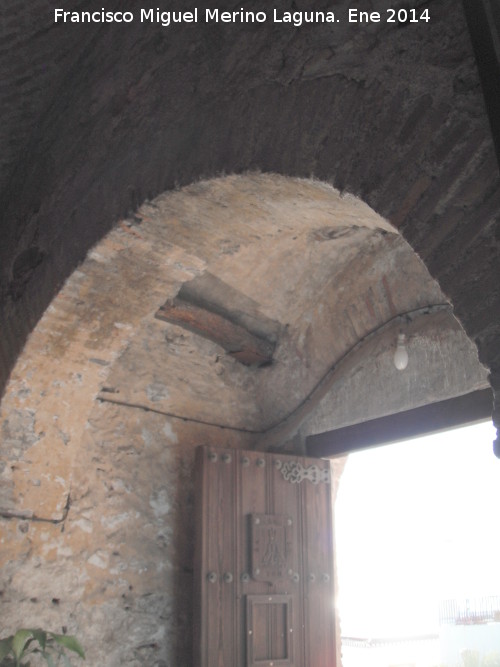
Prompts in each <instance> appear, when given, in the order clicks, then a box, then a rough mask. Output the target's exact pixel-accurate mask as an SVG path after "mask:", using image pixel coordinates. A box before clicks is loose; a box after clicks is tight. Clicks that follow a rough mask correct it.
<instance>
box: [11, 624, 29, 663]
mask: <svg viewBox="0 0 500 667" xmlns="http://www.w3.org/2000/svg"><path fill="white" fill-rule="evenodd" d="M32 637H33V633H32V631H31V630H26V629H22V630H18V631H17V632H16V634H15V635H14V637H13V638H12V649H13V651H14V655H15V656H16V659H17V660H19V658H21V657H22V655H23V653H24V649H25V647H26V644H27V643H28V642H29V640H30V639H32Z"/></svg>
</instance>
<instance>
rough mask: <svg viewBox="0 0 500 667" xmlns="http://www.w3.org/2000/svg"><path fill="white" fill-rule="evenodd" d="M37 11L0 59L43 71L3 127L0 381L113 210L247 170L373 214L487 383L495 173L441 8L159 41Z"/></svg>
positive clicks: (458, 47) (461, 53)
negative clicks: (399, 242)
mask: <svg viewBox="0 0 500 667" xmlns="http://www.w3.org/2000/svg"><path fill="white" fill-rule="evenodd" d="M42 4H43V3H41V4H40V5H37V6H36V7H35V5H36V3H32V4H31V5H30V7H31V8H32V9H31V11H32V12H33V11H34V9H33V8H34V7H35V9H36V8H38V7H39V6H41V5H42ZM128 4H129V5H130V6H132V4H133V3H128ZM345 4H347V3H339V11H341V9H342V7H343V6H344V5H345ZM126 5H127V3H126ZM18 11H19V12H20V15H22V11H23V9H22V7H20V8H19V10H18ZM31 16H35V14H32V15H31ZM40 21H41V22H42V24H43V22H45V23H46V24H47V26H48V25H49V24H52V17H51V16H49V15H48V14H47V15H45V14H44V13H43V12H40V16H39V17H38V18H37V20H36V21H35V20H33V21H31V22H27V23H26V26H25V31H24V32H23V35H22V36H20V37H19V38H18V41H17V42H16V47H17V48H16V49H13V50H12V52H11V53H9V54H8V56H7V58H12V62H11V67H12V70H13V71H14V70H15V67H14V64H15V63H14V60H15V61H16V62H17V61H19V60H20V61H21V62H24V61H26V62H29V61H30V53H32V51H33V44H34V43H35V44H36V45H37V46H39V49H38V50H37V53H39V54H40V56H39V57H40V58H42V59H45V61H46V62H47V63H48V66H45V65H44V67H43V68H42V67H40V68H38V69H36V68H35V69H36V74H35V75H36V77H40V81H41V83H42V85H40V86H39V88H37V90H36V91H34V90H33V88H32V87H29V86H28V88H27V89H26V96H29V95H30V96H31V97H30V99H31V100H32V107H31V106H29V105H24V106H23V105H22V100H23V99H24V98H23V95H24V91H23V95H21V96H20V101H19V106H15V104H14V103H13V102H11V101H9V104H12V107H11V106H9V123H7V124H6V125H5V131H6V132H9V131H10V130H11V129H12V128H13V127H16V128H17V127H21V126H22V128H23V129H22V130H19V134H16V135H15V136H14V139H13V141H12V143H11V144H10V146H11V147H12V148H9V151H10V150H11V152H12V155H11V154H10V152H9V151H7V152H6V153H5V157H4V158H3V161H2V169H3V170H2V176H3V180H2V184H3V188H2V199H1V203H2V212H3V215H4V228H5V229H6V234H5V238H6V243H5V244H2V248H1V249H0V253H1V255H0V266H1V272H2V275H1V283H2V288H1V295H2V313H1V314H2V321H3V322H5V335H4V336H3V338H2V341H1V354H0V359H1V378H2V385H4V384H5V381H6V379H7V377H8V374H9V372H10V370H11V368H12V366H13V363H14V360H15V358H16V356H17V354H18V353H19V351H20V349H21V346H22V344H23V342H24V341H25V340H26V337H27V335H28V333H29V331H31V330H32V329H33V327H34V325H35V323H36V322H37V321H38V319H39V318H40V316H41V314H42V313H43V311H44V310H45V308H46V307H47V306H48V304H49V303H50V301H51V299H52V298H53V296H54V295H55V293H56V292H57V290H58V289H59V287H60V286H61V284H62V282H63V281H64V280H65V279H66V278H67V277H68V276H69V275H70V273H71V272H72V271H73V269H74V268H75V266H76V265H77V264H78V263H79V262H81V261H82V260H83V258H84V257H85V254H86V252H87V251H88V250H89V248H90V247H91V246H92V245H93V244H94V243H96V242H97V241H98V240H99V239H100V238H102V236H103V235H104V234H105V233H106V232H107V231H108V230H109V229H110V228H111V227H112V225H113V224H114V223H115V221H116V220H117V219H118V218H120V217H121V216H123V215H124V213H125V212H126V211H133V210H135V209H136V208H137V207H138V206H139V205H140V204H141V203H142V202H144V201H145V200H146V199H148V198H149V199H150V198H152V197H154V196H156V195H157V194H159V193H160V192H163V191H165V190H170V189H172V188H175V187H176V186H179V185H185V184H187V183H190V182H193V181H194V180H196V179H197V178H200V177H202V178H203V177H212V176H216V175H218V174H220V173H242V172H245V171H247V170H248V169H259V170H261V171H264V172H277V173H281V174H283V175H288V176H302V177H309V176H315V177H317V178H320V179H321V180H323V181H326V182H328V183H331V184H332V185H334V186H335V187H337V188H338V189H339V190H341V191H347V192H350V193H353V194H355V195H357V196H360V197H361V198H362V199H363V200H364V201H366V202H367V203H368V204H369V205H370V206H371V207H372V208H373V209H374V210H376V211H377V212H378V213H380V214H381V215H382V216H383V217H384V218H386V219H388V220H390V221H391V222H392V224H394V225H395V226H396V227H397V228H398V229H399V230H400V231H401V233H402V234H403V236H404V237H405V238H406V239H407V240H408V242H409V243H410V244H411V246H412V247H413V248H414V250H415V251H416V252H417V253H418V254H419V255H420V257H421V258H422V259H423V261H424V262H425V264H426V266H427V267H428V268H429V270H430V272H431V274H432V275H433V276H434V277H435V278H436V279H437V280H438V281H439V283H440V285H441V288H442V289H443V291H444V293H445V294H446V295H447V297H448V298H449V299H451V301H452V302H453V304H454V307H455V312H456V314H457V316H458V317H459V319H460V321H461V322H462V323H463V325H464V327H465V329H466V331H467V333H468V335H469V336H470V337H471V338H472V339H473V340H474V341H475V343H476V344H477V346H478V349H479V354H480V358H481V360H482V362H483V363H484V364H485V365H486V366H487V367H488V368H489V369H490V371H491V377H492V384H493V386H494V388H496V385H497V384H498V373H499V368H500V365H499V364H500V362H499V359H498V335H499V325H498V322H497V321H496V319H495V317H494V315H493V314H494V313H496V312H498V310H499V299H500V295H499V289H498V284H497V283H498V281H497V267H498V252H499V250H498V234H497V231H496V230H497V229H498V210H499V203H500V199H499V197H500V194H499V193H500V189H499V187H498V186H499V178H498V171H497V168H496V164H495V157H494V151H493V146H492V142H491V136H490V132H489V128H488V124H487V120H486V117H485V114H484V110H483V103H482V99H481V94H480V90H479V82H478V78H477V74H476V71H475V67H474V59H473V55H472V51H471V48H470V45H469V40H468V35H467V29H466V23H465V19H464V16H463V11H462V8H461V6H460V5H459V4H458V3H455V2H452V1H451V0H441V1H440V2H438V3H435V4H434V6H433V20H432V22H431V23H430V24H425V25H424V24H423V23H422V24H419V25H418V26H415V27H414V28H412V30H411V31H410V30H409V29H408V28H407V27H401V26H395V27H394V28H390V27H389V26H384V25H380V26H378V27H374V26H371V27H366V26H365V27H363V26H357V27H356V28H355V29H354V28H353V27H345V28H344V29H342V30H341V31H339V32H336V33H335V35H334V37H332V34H331V31H329V30H326V28H324V27H323V28H322V27H321V26H320V27H319V29H318V30H317V31H315V33H314V39H312V37H311V31H310V30H309V29H307V28H304V29H301V30H300V31H296V32H295V33H294V34H293V36H292V35H291V34H290V32H287V31H286V30H282V29H281V28H280V29H278V28H277V27H276V26H274V25H273V24H271V23H268V24H266V25H263V26H259V29H258V30H257V29H254V28H252V27H238V28H235V30H234V32H232V33H231V35H230V36H228V35H227V33H225V32H224V31H223V30H221V28H220V26H212V27H211V28H210V29H207V30H205V26H203V28H201V27H200V26H191V27H189V32H188V29H187V28H186V27H184V28H183V29H180V30H178V31H176V32H175V33H174V32H171V33H169V34H168V39H167V37H166V36H165V32H164V31H163V30H162V29H160V28H158V27H155V28H151V29H147V30H144V29H143V28H144V27H143V26H141V25H140V24H139V23H136V24H133V25H130V26H129V28H130V29H127V30H126V31H123V30H121V29H119V28H117V27H116V26H114V27H113V26H107V29H106V30H105V31H101V30H99V28H98V27H95V26H93V27H89V26H75V27H74V30H72V31H71V32H69V31H67V30H66V29H65V28H64V26H51V30H50V31H49V30H47V31H45V32H44V31H43V30H40V29H39V28H40ZM108 28H109V29H108ZM49 34H50V38H49ZM187 43H188V44H191V45H192V46H191V51H190V52H189V57H186V46H185V45H186V44H187ZM9 62H10V61H9ZM30 108H33V109H36V110H37V113H38V115H35V114H34V112H33V113H31V112H30ZM10 112H11V113H10ZM16 147H17V149H18V152H16ZM9 156H10V157H9ZM495 418H496V413H495Z"/></svg>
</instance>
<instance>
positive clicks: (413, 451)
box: [335, 423, 500, 637]
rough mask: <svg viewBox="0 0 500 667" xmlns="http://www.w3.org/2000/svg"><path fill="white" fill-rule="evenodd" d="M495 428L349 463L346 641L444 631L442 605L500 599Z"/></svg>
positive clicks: (344, 543)
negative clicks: (472, 599) (491, 597)
mask: <svg viewBox="0 0 500 667" xmlns="http://www.w3.org/2000/svg"><path fill="white" fill-rule="evenodd" d="M493 438H494V429H493V426H492V424H491V423H482V424H476V425H473V426H468V427H465V428H461V429H456V430H453V431H447V432H445V433H439V434H435V435H432V436H427V437H425V438H419V439H418V440H411V441H408V442H405V443H398V444H395V445H388V446H386V447H381V448H377V449H374V450H370V451H365V452H360V453H357V454H353V455H351V456H350V457H349V459H348V462H347V465H346V468H345V470H344V473H343V475H342V478H341V482H340V489H339V493H338V497H337V502H336V507H335V516H336V519H335V521H336V525H335V531H336V541H337V558H338V560H337V564H338V573H339V595H338V599H337V605H338V607H339V611H340V617H341V631H342V635H343V636H356V637H388V636H392V637H395V636H408V635H419V634H426V633H434V632H437V630H438V602H439V600H440V599H450V598H465V597H477V596H486V595H500V568H499V565H498V564H499V563H500V530H499V528H498V526H499V522H498V508H499V507H500V460H498V459H496V458H495V457H494V455H493V453H492V440H493Z"/></svg>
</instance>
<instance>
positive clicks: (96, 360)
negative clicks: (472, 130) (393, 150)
mask: <svg viewBox="0 0 500 667" xmlns="http://www.w3.org/2000/svg"><path fill="white" fill-rule="evenodd" d="M175 300H177V303H179V302H181V304H180V305H181V306H183V307H185V308H188V307H191V306H193V307H196V308H198V309H199V310H200V311H201V315H200V314H199V313H198V315H196V317H197V318H198V319H197V320H196V322H195V324H196V323H198V324H200V322H201V324H203V323H205V322H206V318H207V317H211V316H217V317H219V318H220V319H219V320H217V323H218V325H219V326H226V325H231V326H230V333H231V335H234V332H235V331H236V333H237V334H238V335H240V334H241V330H243V331H246V333H247V334H249V335H250V336H251V338H250V342H251V343H255V342H256V344H257V345H258V344H259V341H265V342H266V343H267V344H268V345H270V346H271V348H272V353H271V359H270V363H266V364H263V365H259V363H250V365H246V363H242V360H241V357H240V356H238V354H239V352H240V350H239V348H238V349H235V348H232V347H231V342H232V339H231V340H229V342H228V340H227V338H221V339H215V340H214V337H213V335H212V337H211V336H210V335H208V336H207V335H206V334H207V331H206V330H202V331H201V333H203V334H204V336H200V335H198V334H199V333H200V330H198V334H197V333H193V332H192V331H191V330H190V327H191V329H192V327H193V321H190V327H185V326H181V324H183V323H182V322H181V321H180V320H179V319H177V320H175V318H174V321H173V322H172V321H170V322H169V321H167V322H165V319H164V317H163V315H164V313H163V315H162V313H160V310H161V307H162V306H163V305H164V304H165V303H167V304H170V305H171V304H172V303H175ZM339 314H340V316H339ZM404 314H408V317H405V316H404ZM417 314H418V317H417V316H416V315H417ZM155 315H162V318H161V319H159V318H158V317H155ZM174 315H175V313H174ZM400 316H403V317H400ZM402 324H404V326H405V328H406V329H405V330H406V331H407V333H408V335H409V336H410V337H411V338H410V339H411V341H412V342H411V355H412V364H411V366H410V369H409V373H408V374H403V375H400V374H398V371H396V369H395V368H394V366H393V365H392V361H391V357H392V354H393V349H394V342H395V337H396V334H397V332H398V330H399V327H400V326H401V325H402ZM231 327H232V328H231ZM224 331H226V329H224ZM238 340H239V339H238ZM246 340H247V339H246V338H245V341H246ZM224 345H226V347H225V348H224ZM259 349H260V348H259ZM266 349H267V348H265V349H264V351H265V350H266ZM243 361H244V362H247V363H248V359H246V358H244V359H243ZM268 361H269V360H268ZM423 369H425V377H424V379H423V380H422V377H423V375H422V371H423ZM186 380H188V381H186ZM485 384H486V375H485V371H484V368H483V367H482V366H481V365H480V364H479V362H478V360H477V356H476V351H475V348H474V346H473V344H472V343H471V342H470V341H469V339H468V338H467V336H466V335H465V333H464V331H463V330H462V328H461V327H460V325H459V323H458V322H457V321H456V319H455V318H454V317H453V316H452V314H451V310H450V308H449V304H448V303H447V302H446V299H445V298H444V296H443V294H442V293H441V291H440V289H439V287H438V286H437V283H436V282H435V281H434V280H433V279H432V278H431V277H430V276H429V274H428V272H427V271H426V269H425V267H424V265H423V264H422V262H421V261H420V260H419V258H418V257H417V256H416V254H415V253H414V252H413V251H412V250H411V249H410V247H409V245H408V244H407V243H406V242H405V241H404V240H403V238H402V237H401V235H400V234H399V233H398V232H397V231H396V230H395V229H394V228H393V227H392V226H391V225H389V224H388V223H387V222H386V221H385V220H383V219H382V218H381V217H380V216H378V215H377V214H375V213H374V211H373V210H371V209H370V208H369V207H368V206H367V205H366V204H364V203H363V202H361V201H360V200H359V199H356V198H355V197H352V196H350V195H342V194H341V193H339V192H338V191H336V190H334V189H333V188H332V187H331V186H329V185H326V184H324V183H320V182H317V181H312V180H304V179H290V178H284V177H282V176H279V175H269V174H258V173H253V174H248V175H245V176H228V177H224V178H220V179H214V180H211V181H201V182H197V183H195V184H192V185H191V186H188V187H186V188H183V189H180V190H178V191H175V192H170V193H166V194H164V195H161V196H160V197H158V198H156V199H154V200H152V201H151V202H147V203H145V204H144V205H143V206H142V207H140V208H139V209H138V210H137V211H136V212H135V213H134V214H133V215H131V216H130V217H127V218H125V219H124V220H122V221H121V222H120V223H119V224H118V225H117V226H116V227H115V228H114V229H113V230H112V231H111V232H110V233H109V234H107V235H106V237H105V238H104V239H103V240H102V241H101V242H100V243H98V244H97V245H96V246H95V247H94V248H93V249H92V250H91V251H90V253H89V254H88V256H87V258H86V260H85V261H84V262H83V263H82V264H81V266H80V267H79V268H78V269H77V270H76V271H75V272H74V273H73V274H72V276H71V277H70V279H69V280H68V281H67V282H66V284H65V285H64V287H63V288H62V290H61V291H60V292H59V294H58V295H57V297H56V298H55V299H54V300H53V302H52V304H51V305H50V307H49V308H48V309H47V311H46V313H45V314H44V316H43V317H42V319H41V320H40V322H39V324H38V325H37V327H36V328H35V330H34V332H33V334H32V336H31V337H30V339H29V341H28V344H27V346H26V348H25V350H24V352H23V354H22V355H21V357H20V358H19V361H18V363H17V365H16V368H15V369H14V372H13V374H12V377H11V379H10V382H9V385H8V388H7V392H6V394H5V396H4V399H3V402H2V440H3V448H4V450H5V459H4V460H5V465H4V468H3V470H2V478H1V481H2V488H3V497H2V504H3V506H4V510H3V520H4V526H5V533H4V535H5V538H4V539H5V543H6V544H8V549H6V551H5V554H4V557H3V558H4V560H3V563H2V565H3V568H2V571H3V573H2V577H3V584H4V586H5V589H6V590H7V591H9V596H10V598H9V600H10V604H11V606H10V607H9V611H11V612H12V614H9V615H10V616H11V618H12V622H13V623H14V622H15V619H16V618H17V616H16V614H19V613H21V610H22V614H23V623H25V624H26V623H27V622H28V620H29V619H30V618H32V619H33V622H35V619H36V622H37V623H39V622H40V618H43V620H44V623H46V624H47V625H52V626H54V625H55V627H57V624H58V622H59V619H60V616H61V612H63V613H64V615H65V618H67V619H69V621H68V623H69V627H70V631H74V632H77V633H79V634H80V635H81V636H82V639H83V640H84V643H85V645H86V646H88V647H90V648H89V654H90V655H89V658H91V659H92V660H94V661H95V662H99V660H101V661H102V659H103V655H104V652H105V650H106V648H105V647H106V646H109V645H110V642H109V639H110V637H111V636H113V637H114V638H115V644H114V645H113V649H112V653H111V654H109V653H108V655H107V657H106V660H107V664H109V665H115V664H116V665H119V664H126V661H127V660H128V661H129V662H130V663H131V664H144V662H145V661H149V662H153V661H155V660H156V664H158V665H159V664H162V662H161V661H162V660H163V661H167V662H168V660H171V661H173V662H174V663H176V664H178V663H179V662H180V661H181V656H184V657H183V658H182V661H183V662H184V663H186V664H189V657H188V656H189V655H190V618H191V604H192V603H191V599H190V595H187V594H186V591H189V590H190V582H191V572H190V558H191V557H192V553H191V548H192V543H191V540H192V530H190V527H191V525H192V503H193V495H194V494H195V493H196V490H195V489H193V488H192V480H191V476H190V475H191V469H192V456H193V450H194V446H195V445H197V444H214V445H219V446H220V445H227V446H231V447H236V448H238V447H241V448H254V447H265V448H270V447H273V448H285V449H289V450H292V451H300V447H301V443H302V440H303V437H304V436H305V435H307V434H309V433H314V432H317V431H318V430H322V429H325V428H328V427H332V426H342V425H344V424H347V423H352V421H353V420H354V421H356V420H358V419H360V418H362V417H365V418H366V417H373V416H378V415H380V414H385V413H387V412H390V411H395V410H401V409H404V408H405V407H409V406H412V405H414V404H415V402H417V403H425V402H427V401H429V400H438V399H440V398H447V397H449V396H454V395H457V394H461V393H465V392H467V391H470V390H473V389H476V388H481V387H484V386H485ZM354 394H355V395H356V405H355V406H354V407H353V406H352V396H353V395H354ZM348 403H351V408H349V409H347V407H346V406H347V404H348ZM41 571H43V573H44V575H43V577H41V576H40V572H41ZM33 591H36V593H33ZM53 600H56V601H57V603H55V602H52V601H53ZM15 610H17V611H15ZM96 619H97V623H96ZM102 628H105V631H104V632H105V634H104V635H103V634H102V633H103V630H102ZM108 635H109V636H108ZM116 638H120V640H119V641H118V642H116ZM110 650H111V649H110ZM134 660H135V662H134Z"/></svg>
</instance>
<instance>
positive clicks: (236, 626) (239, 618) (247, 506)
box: [194, 447, 335, 667]
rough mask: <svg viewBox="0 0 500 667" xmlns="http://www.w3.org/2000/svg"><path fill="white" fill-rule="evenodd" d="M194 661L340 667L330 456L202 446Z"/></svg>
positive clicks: (201, 666) (200, 666)
mask: <svg viewBox="0 0 500 667" xmlns="http://www.w3.org/2000/svg"><path fill="white" fill-rule="evenodd" d="M195 494H196V496H197V519H196V538H197V543H196V556H195V587H196V597H197V599H196V600H195V610H196V611H195V647H194V655H195V667H335V619H334V597H333V545H332V517H331V489H330V466H329V463H328V462H327V461H323V460H317V459H307V458H302V457H290V456H282V455H275V454H263V453H260V452H244V451H237V450H232V449H217V448H214V447H200V448H198V450H197V458H196V485H195Z"/></svg>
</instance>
